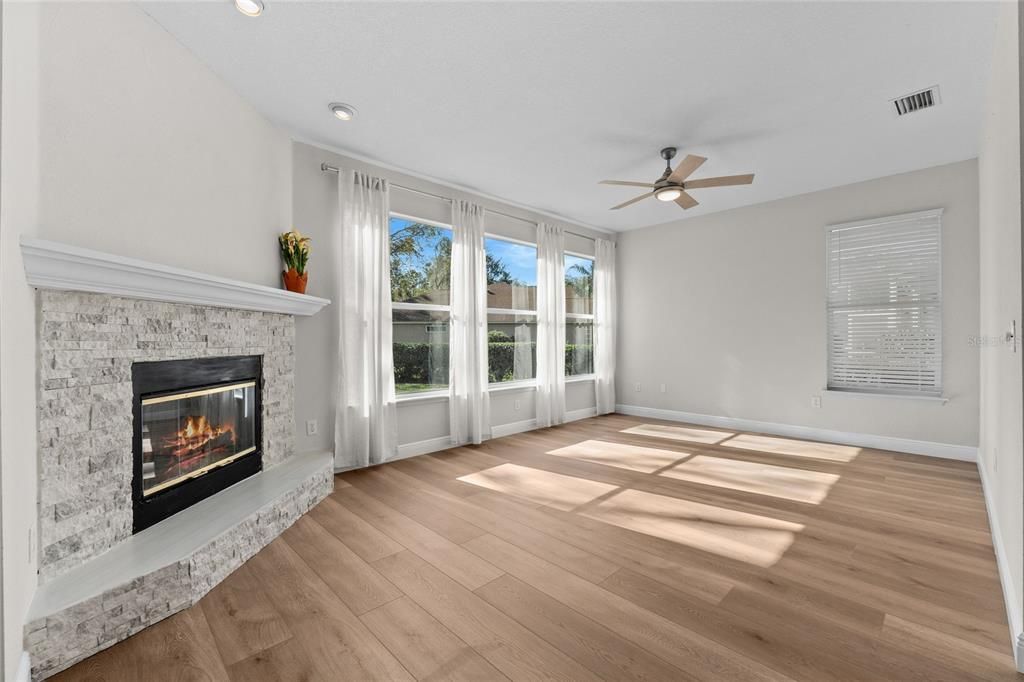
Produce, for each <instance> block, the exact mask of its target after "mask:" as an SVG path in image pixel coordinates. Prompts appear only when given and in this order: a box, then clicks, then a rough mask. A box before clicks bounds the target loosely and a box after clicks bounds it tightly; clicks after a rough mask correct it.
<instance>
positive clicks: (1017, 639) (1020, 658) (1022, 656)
mask: <svg viewBox="0 0 1024 682" xmlns="http://www.w3.org/2000/svg"><path fill="white" fill-rule="evenodd" d="M986 469H987V467H986V466H985V461H984V458H983V457H981V456H980V455H979V457H978V474H979V475H980V476H981V489H982V490H983V491H984V493H985V510H986V511H987V512H988V527H989V529H990V530H991V532H992V547H993V548H994V549H995V552H996V566H997V567H998V568H999V582H1000V583H1001V584H1002V586H1003V599H1004V601H1005V602H1006V620H1007V621H1008V622H1009V624H1010V633H1009V634H1010V646H1011V648H1012V649H1013V657H1014V659H1015V660H1016V662H1017V670H1018V671H1020V672H1024V613H1022V612H1021V608H1022V606H1024V605H1022V604H1021V602H1020V601H1019V599H1018V595H1017V588H1016V587H1015V586H1014V584H1013V578H1012V577H1011V574H1010V564H1009V559H1008V557H1007V556H1006V548H1005V547H1004V546H1003V540H1002V537H1003V536H1002V533H1001V532H1000V528H999V517H998V516H996V514H995V508H996V507H995V500H994V499H993V498H992V495H993V492H992V487H991V485H990V483H989V480H988V474H986V473H985V472H986Z"/></svg>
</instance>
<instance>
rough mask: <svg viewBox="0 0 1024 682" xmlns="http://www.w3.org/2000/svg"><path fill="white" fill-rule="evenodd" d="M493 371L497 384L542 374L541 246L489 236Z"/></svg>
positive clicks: (490, 368) (489, 348)
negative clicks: (539, 362) (539, 342)
mask: <svg viewBox="0 0 1024 682" xmlns="http://www.w3.org/2000/svg"><path fill="white" fill-rule="evenodd" d="M484 250H485V251H486V253H487V372H488V374H489V376H490V382H491V383H492V384H496V383H504V382H507V381H528V380H530V379H534V378H535V377H536V376H537V247H536V246H534V245H533V244H524V243H520V242H513V241H508V240H506V239H496V238H493V237H487V238H486V239H485V240H484Z"/></svg>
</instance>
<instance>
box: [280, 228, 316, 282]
mask: <svg viewBox="0 0 1024 682" xmlns="http://www.w3.org/2000/svg"><path fill="white" fill-rule="evenodd" d="M277 242H278V244H279V245H280V246H281V261H282V262H283V263H284V266H285V268H286V269H285V270H284V271H283V272H282V273H281V278H282V279H283V280H284V288H285V289H287V290H288V291H294V292H296V293H299V294H304V293H306V282H307V280H308V279H309V273H308V272H306V263H308V262H309V237H304V236H302V234H301V233H300V232H299V231H298V230H296V229H294V228H292V231H291V232H284V233H282V234H280V235H278V237H277Z"/></svg>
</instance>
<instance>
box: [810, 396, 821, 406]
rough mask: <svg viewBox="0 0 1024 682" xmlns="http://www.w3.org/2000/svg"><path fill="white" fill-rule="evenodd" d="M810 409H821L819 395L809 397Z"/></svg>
mask: <svg viewBox="0 0 1024 682" xmlns="http://www.w3.org/2000/svg"><path fill="white" fill-rule="evenodd" d="M811 407H821V396H820V395H812V396H811Z"/></svg>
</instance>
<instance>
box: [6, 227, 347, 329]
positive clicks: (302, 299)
mask: <svg viewBox="0 0 1024 682" xmlns="http://www.w3.org/2000/svg"><path fill="white" fill-rule="evenodd" d="M21 255H22V260H23V261H24V263H25V277H26V279H27V280H28V283H29V284H30V285H31V286H34V287H36V288H39V289H60V290H63V291H86V292H90V293H98V294H110V295H112V296H124V297H127V298H141V299H146V300H150V301H167V302H170V303H187V304H192V305H206V306H215V307H218V308H235V309H238V310H256V311H260V312H265V313H283V314H285V315H300V316H308V315H314V314H316V313H318V312H319V311H320V310H321V309H322V308H323V307H324V306H326V305H328V304H329V303H330V301H329V300H328V299H326V298H317V297H316V296H307V295H305V294H296V293H293V292H291V291H284V290H282V289H275V288H273V287H267V286H263V285H260V284H250V283H248V282H240V281H238V280H233V279H226V278H224V277H217V276H216V275H207V274H204V273H201V272H193V271H191V270H183V269H181V268H174V267H170V266H168V265H160V264H158V263H150V262H147V261H143V260H137V259H135V258H126V257H124V256H115V255H113V254H109V253H103V252H101V251H93V250H91V249H83V248H81V247H78V246H71V245H69V244H61V243H59V242H52V241H47V240H45V239H28V238H25V237H22V239H21Z"/></svg>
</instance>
